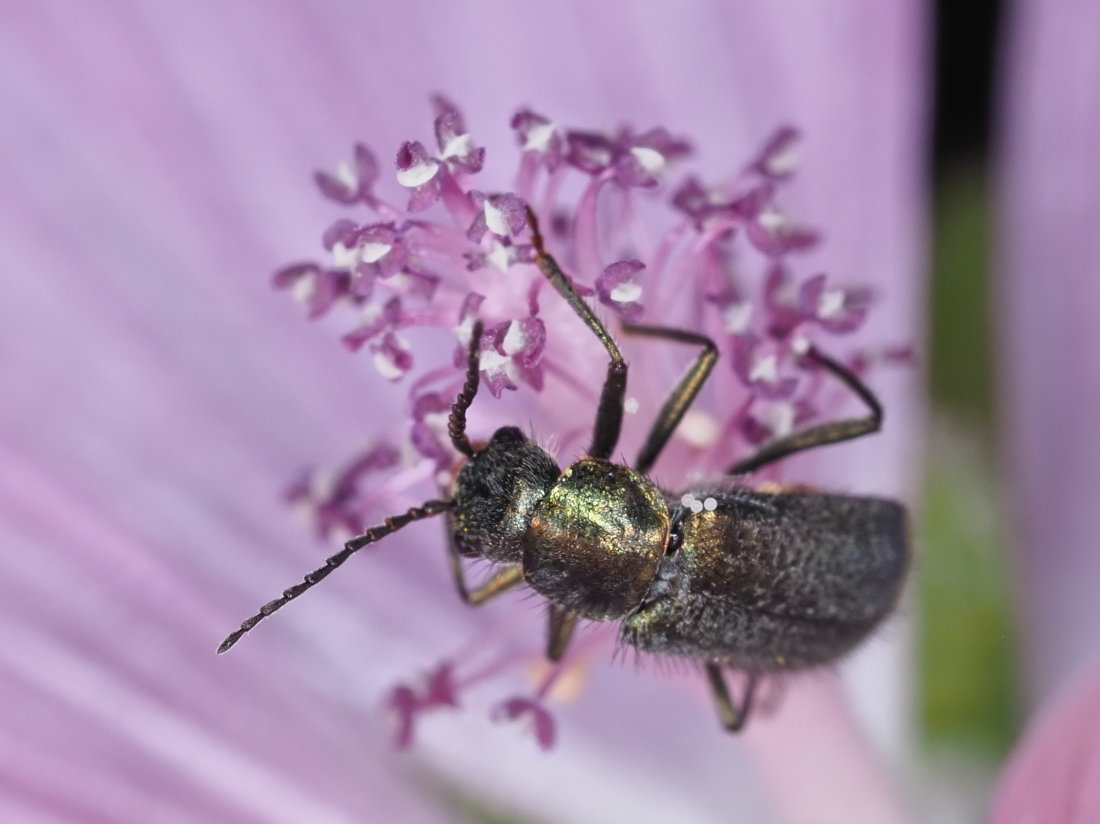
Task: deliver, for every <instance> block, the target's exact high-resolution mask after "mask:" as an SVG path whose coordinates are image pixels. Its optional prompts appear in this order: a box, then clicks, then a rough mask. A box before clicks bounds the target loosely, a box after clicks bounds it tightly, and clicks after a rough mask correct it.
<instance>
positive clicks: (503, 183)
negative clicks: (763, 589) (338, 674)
mask: <svg viewBox="0 0 1100 824" xmlns="http://www.w3.org/2000/svg"><path fill="white" fill-rule="evenodd" d="M432 105H433V107H434V113H435V119H434V124H433V125H434V129H433V131H434V136H433V140H431V141H429V142H428V143H425V142H421V141H420V140H410V141H407V142H405V143H403V144H402V145H401V146H400V147H398V148H397V151H396V157H395V160H394V162H393V164H392V165H389V164H382V163H380V162H379V160H378V155H376V154H375V153H374V151H372V149H370V148H368V147H367V146H366V145H365V144H357V145H355V146H354V148H353V150H352V153H351V159H350V160H349V161H347V162H345V163H343V164H341V165H340V166H339V167H337V168H336V169H334V170H332V171H325V172H317V173H316V174H315V175H314V180H315V183H316V185H317V188H318V189H319V190H320V192H321V194H322V195H323V196H325V197H326V198H328V199H329V200H331V201H334V202H336V203H338V204H340V205H342V206H344V207H346V208H347V210H348V216H347V217H343V218H341V219H339V220H337V221H335V222H334V223H333V224H332V225H330V226H328V227H327V228H325V229H324V230H323V232H322V233H321V247H322V248H323V250H324V255H321V256H319V257H318V258H316V259H311V260H305V261H300V262H295V263H293V264H291V265H288V266H286V267H284V268H282V269H280V270H279V271H278V272H276V273H275V275H274V284H275V286H276V287H277V288H279V289H283V290H286V291H287V293H288V294H290V295H292V296H293V297H294V298H295V299H297V300H298V301H300V302H301V303H303V304H304V306H305V307H306V309H307V312H308V314H309V316H310V317H312V318H319V317H323V316H330V317H334V318H339V319H341V322H343V323H344V324H345V327H344V332H343V336H342V342H343V344H344V346H346V347H347V348H348V349H350V350H353V351H363V352H365V353H366V354H367V355H368V356H369V359H370V361H371V362H372V364H373V366H374V368H375V369H376V370H377V371H378V373H379V374H380V375H381V376H382V378H384V379H385V380H386V381H389V382H392V383H393V384H394V386H393V389H392V391H395V392H400V393H402V394H403V395H404V397H405V401H406V409H407V417H406V418H405V419H404V420H403V421H400V422H398V424H397V425H396V426H397V429H395V430H394V431H393V432H391V433H389V434H388V436H387V437H386V439H385V440H384V442H379V443H376V444H374V445H372V446H370V447H369V448H365V449H363V450H362V451H361V452H359V453H358V454H354V455H351V456H349V458H348V460H347V462H346V463H345V464H344V465H343V466H340V467H337V468H335V469H331V470H312V471H310V472H308V473H305V474H303V476H302V477H300V478H298V479H296V480H295V481H294V483H293V484H292V485H291V487H290V489H289V490H288V493H287V499H288V501H290V502H292V503H294V504H295V505H297V506H300V507H303V508H304V509H305V510H306V511H307V512H308V513H309V515H310V516H311V518H312V519H313V522H314V524H315V525H316V528H317V531H318V533H319V534H320V535H321V536H323V537H324V538H325V539H326V540H329V541H334V540H343V539H345V538H347V537H349V536H351V535H355V534H358V533H359V532H361V531H362V530H363V529H364V527H366V526H367V524H368V523H369V522H370V520H371V518H375V517H377V515H378V513H379V512H380V511H383V510H385V511H392V510H393V508H394V503H395V502H402V501H405V500H408V501H412V500H414V499H415V500H417V501H421V500H423V499H424V497H425V496H424V494H423V492H424V485H425V484H433V483H434V484H436V485H445V484H447V483H448V482H449V481H450V480H451V478H452V477H453V474H454V471H455V469H456V467H457V465H458V463H459V459H460V458H461V456H460V455H459V453H458V452H457V451H456V450H455V449H454V447H453V446H452V442H451V440H450V439H449V438H448V434H447V420H448V412H449V410H450V408H451V404H452V402H453V401H454V398H455V396H456V394H457V393H458V392H459V391H460V390H461V388H462V385H463V379H464V377H465V372H466V361H467V352H468V350H469V349H470V346H471V340H470V338H471V336H472V334H473V333H474V330H475V323H478V322H479V323H480V327H479V328H481V329H482V332H481V339H480V341H478V342H476V344H475V345H476V350H477V352H478V353H479V365H480V369H481V375H480V378H481V382H482V385H483V386H484V387H485V388H486V389H488V390H489V392H490V393H491V394H492V395H493V396H495V397H497V398H499V397H501V396H502V395H503V394H504V393H505V392H512V391H516V390H518V391H519V392H521V393H523V394H524V395H525V396H526V398H527V400H528V403H527V406H526V407H525V409H524V413H525V418H524V423H527V422H528V421H529V422H530V425H531V427H532V428H533V429H534V432H535V433H536V434H537V435H538V436H539V437H540V438H541V439H542V440H543V441H544V443H548V444H549V445H552V447H553V448H554V449H556V450H559V451H562V452H565V453H570V454H575V453H577V452H579V451H581V450H583V448H584V446H585V444H584V442H583V439H584V438H585V437H587V435H588V427H589V423H590V420H591V417H592V410H593V409H594V408H595V406H596V404H597V402H598V396H599V391H600V384H601V381H602V378H603V371H604V366H605V362H606V356H605V355H603V354H601V352H600V350H599V349H598V346H597V344H596V342H595V341H593V339H592V336H591V335H590V334H588V333H587V331H586V330H585V329H584V328H583V326H582V325H581V324H580V323H579V322H578V319H577V317H576V315H575V314H573V312H572V311H571V310H570V309H569V307H567V306H564V305H563V302H562V301H561V300H560V299H559V298H558V296H557V295H554V294H553V289H552V288H547V287H548V286H549V284H548V282H547V280H546V279H545V278H544V277H541V276H540V275H539V273H538V269H537V266H536V256H537V254H536V249H535V248H534V246H533V242H534V239H533V236H532V227H531V226H530V225H529V218H528V209H530V210H531V211H532V212H533V214H534V215H536V216H537V217H538V218H539V222H540V224H541V226H542V227H543V232H544V234H545V243H546V246H547V247H548V248H549V250H550V251H551V253H552V254H553V256H554V257H555V258H556V259H557V261H559V262H560V263H561V266H562V268H563V269H564V270H565V271H566V276H567V277H568V278H569V279H570V280H571V282H572V285H573V287H574V288H575V289H576V291H577V292H578V293H580V295H581V296H583V297H584V298H585V299H586V300H587V301H589V302H590V303H591V304H594V305H596V306H597V307H599V308H600V309H601V313H602V314H603V316H604V318H605V322H607V325H608V329H609V331H610V332H611V333H612V335H614V336H616V338H617V340H619V342H620V343H621V344H622V345H623V350H624V354H625V355H626V357H627V359H628V360H631V361H632V364H633V365H632V368H631V376H630V387H629V391H630V398H629V400H628V402H627V409H628V410H629V411H630V412H631V413H635V412H636V413H637V414H636V415H635V414H631V415H629V416H628V418H629V419H630V420H628V422H627V423H626V425H625V427H624V431H623V444H624V446H623V447H621V448H624V449H626V450H627V451H630V450H633V449H634V448H636V447H637V446H638V445H640V443H641V439H642V437H643V436H644V425H645V422H642V423H640V424H639V425H638V426H635V425H634V423H633V421H634V419H635V418H645V419H647V420H646V422H648V419H649V418H652V417H653V416H654V415H655V414H656V413H657V410H658V408H659V407H660V404H661V403H662V400H663V399H664V398H665V397H666V396H667V394H668V392H669V389H670V388H671V386H672V385H673V384H674V383H675V381H676V380H677V377H678V374H679V373H680V372H681V371H682V369H683V367H684V365H685V363H686V360H685V355H684V352H682V351H677V350H676V349H675V347H669V348H668V351H666V350H664V349H661V348H660V347H654V345H653V344H652V343H650V342H647V341H646V340H644V339H635V338H630V337H626V336H622V335H619V334H618V333H619V328H618V327H619V323H620V322H624V323H636V322H639V321H640V322H642V323H646V324H660V325H662V326H676V327H679V328H682V329H686V330H693V331H695V332H698V333H700V334H705V335H708V336H709V337H710V338H712V339H713V340H714V341H715V342H716V343H717V345H718V349H719V356H720V361H721V362H723V363H724V365H723V363H720V364H719V373H720V374H719V375H718V376H716V379H713V380H712V381H711V382H710V385H709V386H708V387H707V388H706V389H705V391H704V392H703V393H702V394H701V395H700V397H699V400H698V402H697V404H696V406H695V408H694V409H693V410H692V411H691V413H690V415H689V416H688V417H686V418H685V419H684V420H683V422H682V425H681V427H680V428H679V430H678V431H677V433H676V434H675V435H674V436H673V437H672V439H671V441H670V442H669V444H668V447H667V449H666V450H665V451H664V452H663V453H662V457H661V459H660V462H659V463H658V464H657V466H656V467H655V473H656V474H658V475H660V476H661V478H662V480H664V481H667V482H668V484H669V485H672V486H676V485H681V486H682V485H683V484H684V483H686V482H688V481H691V480H695V479H699V478H708V477H710V478H713V477H716V476H720V475H721V474H722V472H723V470H724V468H725V467H728V466H729V465H730V464H731V463H732V462H733V461H734V460H736V459H737V458H738V457H741V456H743V455H744V454H745V453H746V452H747V451H749V450H750V449H751V448H752V447H753V446H756V445H759V444H762V443H764V442H766V441H770V440H772V439H774V438H777V437H782V436H783V435H786V434H789V433H790V432H791V431H792V430H794V429H796V428H798V427H800V426H802V425H803V424H805V423H806V422H810V421H813V420H816V419H817V418H819V417H820V415H821V413H822V411H823V407H825V406H827V405H828V403H829V402H830V399H831V398H832V395H831V394H830V395H828V396H826V394H825V393H824V392H822V391H819V389H820V383H821V381H820V379H819V375H818V374H817V373H815V372H814V371H813V370H812V369H810V368H808V365H807V364H806V362H805V357H804V356H805V354H806V352H807V351H808V350H809V348H810V346H811V344H813V343H816V342H818V341H820V340H821V339H822V338H823V337H825V336H837V335H844V334H846V333H849V332H852V331H854V330H855V329H857V328H858V327H859V326H860V325H861V324H862V322H863V320H864V318H865V316H866V313H867V311H868V308H869V305H870V303H871V300H870V295H869V293H868V291H867V290H866V289H863V288H861V287H859V286H858V285H857V286H853V285H851V284H848V283H846V282H845V279H844V275H845V274H846V273H840V275H841V277H840V279H834V278H833V276H832V275H831V274H825V273H822V272H820V271H817V270H815V269H813V268H810V267H807V266H806V265H805V264H803V263H802V260H804V259H805V257H806V254H807V253H808V252H810V251H811V250H812V249H813V248H814V247H815V246H816V245H817V244H818V242H819V234H818V232H816V231H815V230H813V229H811V228H809V227H807V226H806V225H804V224H802V223H801V222H800V221H798V220H797V219H795V218H794V217H793V216H791V215H789V214H788V213H787V211H786V210H785V209H784V206H783V195H784V191H785V189H786V188H787V187H788V186H790V185H791V183H792V181H793V180H794V175H795V170H796V147H797V142H798V140H799V135H798V132H797V130H796V129H794V128H792V127H790V126H783V127H781V128H779V129H778V130H777V131H776V132H775V133H774V134H773V135H772V136H771V137H769V138H768V139H767V140H765V141H764V143H763V145H762V147H761V148H760V149H759V151H758V152H757V153H756V154H755V155H754V156H751V157H746V158H744V159H743V162H741V163H740V164H734V163H732V162H731V167H733V168H737V169H739V171H737V172H736V174H734V175H733V176H732V177H731V179H729V180H724V181H711V182H704V181H702V180H701V179H700V178H699V177H697V176H694V175H691V174H686V175H685V174H684V173H683V172H682V171H680V167H681V166H682V165H683V164H684V163H685V162H686V161H687V158H688V157H689V155H690V154H691V146H690V143H689V141H688V140H686V139H684V138H682V137H679V136H676V135H674V134H673V133H672V132H670V131H668V130H666V129H665V128H662V127H655V128H648V129H646V130H644V131H639V130H636V129H634V128H632V127H629V126H624V127H621V128H619V129H618V130H617V131H614V132H600V131H595V130H581V129H569V128H564V127H562V126H560V125H558V124H557V123H556V122H555V121H554V120H552V119H550V118H549V117H547V116H546V115H544V114H542V113H539V112H536V111H534V110H531V109H526V108H524V109H520V110H519V111H517V112H516V113H515V114H514V116H513V117H512V120H511V128H512V130H513V132H514V134H515V139H516V140H515V142H516V145H515V146H514V147H498V146H494V147H489V148H488V149H487V148H484V147H482V146H480V145H479V143H478V141H477V139H476V137H475V135H474V134H472V133H471V132H470V131H468V129H467V124H466V122H465V119H464V117H463V115H462V113H461V112H460V111H459V109H458V108H457V107H456V106H455V105H454V104H453V103H451V102H450V101H448V100H446V99H444V98H442V97H436V98H434V99H433V101H432ZM425 125H426V124H425ZM429 145H430V146H431V147H432V148H429ZM426 328H434V329H436V330H442V331H443V332H444V333H445V334H446V335H448V336H449V340H450V343H449V344H448V345H445V346H443V347H440V346H439V345H438V341H439V340H440V337H439V334H438V333H436V334H428V333H427V330H426ZM829 348H831V349H835V348H836V347H835V345H833V346H830V347H829ZM905 356H906V353H905V352H904V351H903V350H896V349H895V350H883V352H882V353H881V354H878V353H871V352H868V351H865V350H857V349H856V348H854V347H849V349H848V350H846V351H845V353H844V361H845V363H846V364H847V365H848V366H849V367H850V368H851V369H852V370H853V371H854V372H857V373H858V372H861V371H864V370H866V369H867V368H868V366H869V365H870V364H871V363H873V362H874V361H876V360H890V359H900V358H904V357H905ZM471 369H473V366H471ZM723 369H725V370H728V371H725V372H724V373H722V370H723ZM580 410H583V412H582V411H580ZM824 411H828V410H824ZM480 428H481V427H478V426H477V420H476V418H475V419H474V420H473V421H472V422H471V438H472V439H474V440H476V439H478V438H479V437H485V436H487V435H488V434H489V433H490V432H491V431H492V430H491V427H488V426H486V427H484V431H482V432H479V431H478V429H480ZM412 484H420V485H421V488H420V489H418V490H410V489H408V487H409V486H410V485H412ZM436 491H438V490H436ZM684 505H685V506H691V507H696V506H697V507H698V509H699V511H702V510H704V509H705V510H707V511H710V510H711V509H713V508H714V501H713V499H709V498H703V499H700V500H695V499H694V498H693V499H692V500H691V501H690V502H688V503H685V504H684ZM598 637H599V634H598V633H593V634H591V635H586V637H585V638H584V639H582V640H581V642H580V643H577V644H576V645H574V647H573V648H572V649H571V650H570V652H569V654H568V656H567V657H566V658H565V659H563V661H560V662H556V663H555V664H554V665H553V666H552V667H551V669H550V670H549V672H548V673H547V674H544V675H543V676H542V677H541V678H540V680H539V682H538V684H536V686H535V687H534V688H533V692H532V694H531V695H528V696H518V697H517V696H514V695H513V696H505V697H503V698H502V700H501V701H500V702H499V703H498V704H497V705H496V709H495V710H494V712H493V717H494V718H495V719H507V720H512V719H526V720H528V721H529V722H530V723H531V725H532V727H533V728H534V730H535V733H536V737H537V740H538V742H539V743H540V745H542V746H543V747H548V746H550V743H551V742H552V741H553V739H554V729H553V719H552V716H551V715H550V713H549V711H548V709H547V707H546V703H547V700H548V697H549V696H552V695H553V692H552V690H551V686H552V685H553V684H554V683H555V682H556V681H557V680H559V678H560V677H561V676H562V673H564V672H567V671H568V670H569V668H570V667H575V665H576V659H577V658H578V656H584V655H586V654H587V652H586V651H588V652H590V651H591V649H592V647H593V646H594V645H595V643H596V640H597V639H598ZM540 657H541V651H540V650H538V649H537V645H533V646H532V650H531V655H530V656H529V657H528V658H526V659H524V658H522V656H520V657H517V656H515V655H512V656H511V657H510V658H507V659H502V660H501V661H500V662H497V663H495V664H491V665H489V666H480V669H479V670H475V669H473V668H468V669H470V671H469V672H466V673H463V672H462V671H461V670H462V669H463V665H464V662H463V661H462V660H461V659H460V658H458V657H451V658H450V659H449V660H448V661H447V662H445V663H442V664H440V665H438V666H437V667H436V668H435V669H434V670H432V672H431V673H430V674H429V676H428V677H427V678H426V679H425V680H424V682H423V684H421V685H420V686H415V687H414V686H409V685H401V686H398V687H397V688H395V690H394V692H393V694H392V696H391V700H390V709H391V710H392V711H393V713H394V714H395V716H396V717H397V719H398V734H397V742H398V744H399V745H401V746H407V745H409V744H410V743H411V741H412V739H413V721H414V718H416V717H418V716H419V715H420V714H421V713H422V712H424V711H426V710H431V709H435V708H440V707H452V708H453V707H457V706H458V705H459V703H460V700H459V697H460V693H461V692H462V691H463V690H467V689H470V688H471V687H473V686H474V685H475V684H479V683H483V682H484V681H486V680H488V679H489V678H490V677H491V676H492V675H494V674H496V673H498V672H500V670H501V669H502V668H503V667H505V666H517V665H520V664H524V663H530V661H531V660H535V659H538V658H540Z"/></svg>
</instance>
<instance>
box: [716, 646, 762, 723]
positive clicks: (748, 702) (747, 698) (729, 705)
mask: <svg viewBox="0 0 1100 824" xmlns="http://www.w3.org/2000/svg"><path fill="white" fill-rule="evenodd" d="M706 667H707V680H708V681H709V682H710V690H711V693H713V695H714V703H715V706H717V707H718V718H719V719H720V720H721V722H722V726H723V727H725V728H726V729H727V730H728V731H729V732H740V730H741V728H742V727H744V726H745V721H746V720H747V719H748V717H749V712H750V710H751V709H752V696H753V693H754V692H756V684H757V681H758V680H759V679H758V676H756V675H749V680H748V683H747V684H746V685H745V694H744V696H742V698H741V706H740V707H737V708H736V709H734V706H733V702H732V701H731V700H730V693H729V689H728V688H727V687H726V679H725V678H724V677H723V675H722V668H721V666H720V665H719V664H717V663H716V662H714V661H708V662H707V664H706Z"/></svg>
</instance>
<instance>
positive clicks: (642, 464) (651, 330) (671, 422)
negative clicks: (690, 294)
mask: <svg viewBox="0 0 1100 824" xmlns="http://www.w3.org/2000/svg"><path fill="white" fill-rule="evenodd" d="M623 331H624V332H626V333H627V334H628V335H638V336H639V337H651V338H664V339H665V340H671V341H676V342H677V343H693V344H695V345H697V346H702V347H703V351H702V352H700V353H699V354H698V355H697V356H696V358H695V361H694V363H692V364H691V366H690V367H688V370H687V372H685V373H684V376H683V377H682V378H680V382H679V383H678V384H677V385H676V388H675V389H673V390H672V394H671V395H669V396H668V399H667V400H666V401H665V404H664V406H662V407H661V411H660V413H659V414H658V415H657V420H655V421H654V422H653V427H652V428H651V429H650V430H649V435H648V436H647V437H646V439H645V444H644V445H643V446H642V449H641V451H640V452H639V453H638V457H637V459H636V460H635V461H634V468H635V469H637V470H638V471H639V472H641V473H642V474H643V475H644V474H646V473H647V472H649V470H650V468H652V466H653V464H654V463H655V462H656V461H657V457H658V456H659V455H660V454H661V450H662V449H664V447H665V444H666V443H668V439H669V438H670V437H672V433H673V432H675V431H676V427H677V426H679V425H680V421H681V420H683V417H684V414H685V413H686V412H687V411H688V407H690V406H691V404H692V402H693V401H694V400H695V397H696V395H698V394H699V390H700V389H702V388H703V384H704V383H705V382H706V380H707V377H708V376H709V375H710V372H711V370H712V369H713V368H714V364H715V362H716V361H717V360H718V347H717V346H715V345H714V341H712V340H711V339H710V338H708V337H707V336H706V335H699V334H696V333H695V332H688V331H687V330H684V329H673V328H669V327H666V326H643V325H641V324H636V323H624V324H623Z"/></svg>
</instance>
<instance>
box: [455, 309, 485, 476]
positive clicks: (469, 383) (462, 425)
mask: <svg viewBox="0 0 1100 824" xmlns="http://www.w3.org/2000/svg"><path fill="white" fill-rule="evenodd" d="M482 332H483V327H482V325H481V321H480V320H478V321H474V329H473V331H472V332H471V333H470V345H469V348H468V349H467V350H466V383H464V384H463V385H462V391H461V392H459V393H458V397H457V398H455V402H454V403H453V404H452V405H451V414H450V417H449V418H447V432H448V434H449V435H450V436H451V443H452V444H453V445H454V448H455V449H457V450H458V451H459V452H461V453H462V454H463V455H465V456H466V457H467V458H472V457H474V448H473V446H472V445H471V444H470V439H469V437H467V435H466V412H467V410H469V408H470V404H472V403H473V402H474V397H476V395H477V388H478V384H479V383H480V381H481V335H482Z"/></svg>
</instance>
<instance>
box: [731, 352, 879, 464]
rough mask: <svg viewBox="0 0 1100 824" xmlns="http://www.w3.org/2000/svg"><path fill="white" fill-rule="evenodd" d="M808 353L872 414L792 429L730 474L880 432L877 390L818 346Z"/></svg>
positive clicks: (746, 459) (751, 456) (741, 462)
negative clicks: (808, 450)
mask: <svg viewBox="0 0 1100 824" xmlns="http://www.w3.org/2000/svg"><path fill="white" fill-rule="evenodd" d="M806 356H807V357H808V358H810V359H811V360H813V361H814V362H815V363H817V365H818V366H820V367H822V368H823V369H825V370H827V371H828V372H830V373H832V374H833V375H834V376H835V377H837V378H838V379H839V380H840V381H841V382H842V383H843V384H844V385H845V386H847V387H848V388H849V389H851V390H852V392H854V393H855V394H856V395H857V396H858V397H859V399H860V400H861V401H863V403H864V404H866V405H867V408H868V409H869V410H870V411H871V414H870V415H867V416H865V417H862V418H848V419H845V420H842V421H830V422H829V423H822V424H818V425H817V426H811V427H809V428H808V429H803V430H802V431H801V432H793V433H791V434H790V435H785V436H783V437H782V438H776V439H775V440H774V441H771V442H770V443H766V444H764V446H762V447H761V448H760V449H759V450H758V451H757V452H756V453H755V454H753V455H750V456H749V457H748V458H745V459H744V460H741V461H738V462H737V463H735V464H734V465H733V466H731V467H730V468H729V474H731V475H742V474H744V473H746V472H753V471H754V470H757V469H759V468H760V467H762V466H765V465H767V464H770V463H772V462H773V461H778V460H780V459H781V458H785V457H787V456H788V455H793V454H794V453H795V452H802V451H804V450H806V449H814V448H815V447H818V446H827V445H829V444H833V443H839V442H840V441H850V440H852V439H853V438H859V437H862V436H863V435H869V434H871V433H872V432H877V431H878V430H879V429H881V428H882V405H881V404H880V403H879V402H878V398H876V397H875V396H874V393H872V392H871V390H870V389H868V388H867V387H866V386H865V385H864V383H863V381H861V380H860V379H859V378H858V377H856V375H855V373H854V372H852V371H851V370H850V369H848V368H847V367H845V366H843V365H841V364H840V363H838V362H837V361H835V360H833V359H832V358H830V357H828V356H827V355H823V354H821V352H819V351H818V350H816V349H810V351H809V352H807V353H806Z"/></svg>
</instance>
